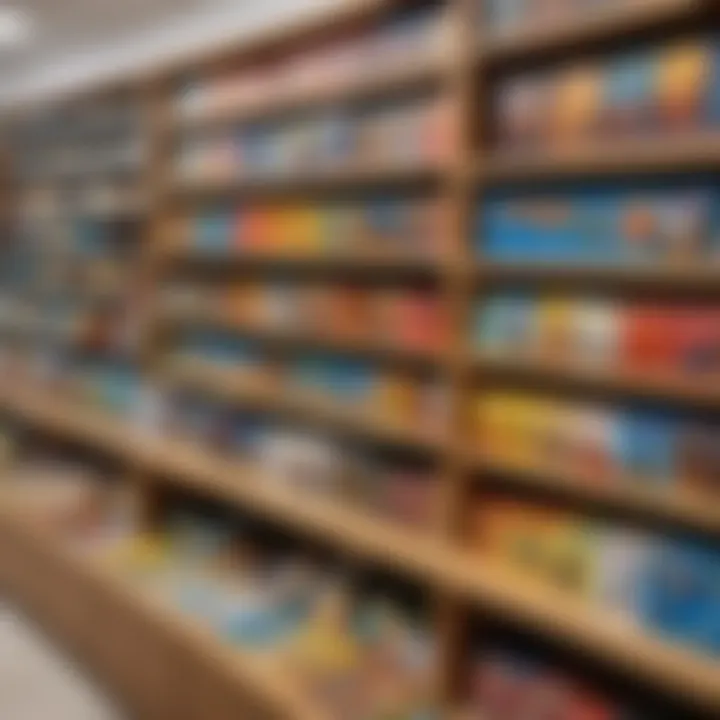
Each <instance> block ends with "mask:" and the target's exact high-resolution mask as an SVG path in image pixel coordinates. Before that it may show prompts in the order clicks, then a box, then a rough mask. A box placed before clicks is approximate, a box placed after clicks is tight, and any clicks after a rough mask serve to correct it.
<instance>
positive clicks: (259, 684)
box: [0, 503, 329, 720]
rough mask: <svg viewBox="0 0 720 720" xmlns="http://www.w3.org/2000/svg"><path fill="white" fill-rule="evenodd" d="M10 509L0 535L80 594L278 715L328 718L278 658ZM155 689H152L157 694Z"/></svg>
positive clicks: (0, 521)
mask: <svg viewBox="0 0 720 720" xmlns="http://www.w3.org/2000/svg"><path fill="white" fill-rule="evenodd" d="M11 508H12V505H10V506H8V505H6V504H5V503H3V508H2V510H0V528H1V531H2V533H3V534H7V533H10V534H11V535H12V536H13V537H14V538H17V539H18V540H19V544H20V545H21V547H22V546H27V545H30V546H32V548H33V549H34V552H35V553H39V554H40V555H42V556H44V560H45V562H46V563H50V564H52V566H53V567H54V568H56V569H57V571H58V572H59V573H60V574H61V576H62V577H63V578H64V579H65V580H66V581H67V583H69V584H78V583H81V584H82V586H83V592H85V593H88V592H89V593H92V594H95V593H98V592H99V593H103V594H104V595H106V596H109V597H111V598H112V600H113V601H114V603H115V604H117V605H121V606H123V607H124V608H126V609H127V611H129V612H130V613H131V614H133V615H136V616H138V617H143V618H145V619H146V620H147V621H149V623H150V624H151V626H152V627H153V628H154V629H156V630H157V631H160V632H162V633H163V634H164V635H165V636H168V637H170V638H172V639H173V640H174V641H175V642H176V643H177V644H178V645H180V646H182V647H183V648H184V649H186V650H187V651H189V652H191V653H193V654H194V655H195V656H196V657H197V658H202V660H203V662H205V663H208V664H210V665H211V666H214V667H215V668H217V672H218V673H219V674H222V675H223V676H225V677H228V678H231V679H232V680H234V682H236V683H237V685H238V686H239V687H242V688H245V689H246V691H247V693H248V694H249V695H250V696H251V697H252V698H254V699H255V701H258V700H259V701H260V702H262V703H263V706H264V707H265V708H267V709H271V711H272V712H273V713H277V716H278V717H281V718H287V720H329V718H326V715H325V713H323V712H322V711H321V709H320V708H319V707H317V706H315V705H313V704H312V703H311V702H310V701H309V699H308V698H307V697H305V696H304V694H303V692H302V690H301V689H300V687H298V685H297V684H296V683H293V682H292V680H291V679H290V678H289V674H288V672H286V671H284V670H283V668H281V667H280V666H279V664H278V663H277V662H275V661H273V660H272V659H271V658H268V657H266V656H263V657H258V656H257V655H255V654H252V653H248V652H244V651H242V650H241V649H238V648H236V647H232V646H229V645H226V644H225V643H223V642H222V641H221V640H220V639H219V638H217V637H216V636H215V635H214V634H213V633H212V631H210V630H209V629H206V628H205V627H204V626H202V625H200V624H199V623H197V622H194V621H193V620H191V619H187V618H186V617H185V616H184V615H183V614H181V613H180V612H178V611H177V610H174V609H173V608H172V607H170V606H169V605H167V604H165V603H163V602H162V601H161V600H160V599H159V598H156V597H153V596H152V595H150V594H149V593H147V592H143V591H142V590H140V589H138V588H136V587H135V586H133V585H131V584H130V583H129V582H128V581H126V580H124V579H123V578H122V577H121V576H120V575H118V574H117V573H116V572H114V571H112V570H111V569H110V568H109V567H104V566H103V565H101V564H100V563H98V562H95V561H92V560H90V559H88V558H87V557H83V556H81V555H78V554H77V553H74V552H72V551H71V550H69V549H67V548H65V547H64V546H63V544H62V543H58V542H57V540H56V538H54V537H53V536H52V535H51V534H50V533H46V532H43V531H42V530H40V529H38V528H36V527H34V526H32V525H30V524H28V523H26V522H23V521H22V513H21V512H17V511H12V510H11ZM107 620H109V621H111V620H112V618H107ZM154 631H155V630H154ZM142 660H143V658H142V657H137V658H136V661H137V662H138V663H141V662H142ZM158 690H159V688H155V691H156V692H157V691H158Z"/></svg>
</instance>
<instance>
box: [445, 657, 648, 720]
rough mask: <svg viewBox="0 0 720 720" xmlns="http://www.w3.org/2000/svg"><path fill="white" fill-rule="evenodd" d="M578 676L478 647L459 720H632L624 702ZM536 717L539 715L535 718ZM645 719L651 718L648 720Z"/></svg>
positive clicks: (533, 660)
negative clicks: (539, 718)
mask: <svg viewBox="0 0 720 720" xmlns="http://www.w3.org/2000/svg"><path fill="white" fill-rule="evenodd" d="M578 675H579V674H578V673H576V672H573V671H571V670H569V669H566V668H565V667H562V666H558V665H557V664H556V663H552V662H549V661H546V660H545V659H544V658H542V657H539V656H538V654H537V653H532V652H530V653H528V652H524V651H521V650H518V649H516V648H514V647H513V646H512V645H509V646H507V645H501V646H499V647H497V646H493V645H491V646H490V647H487V646H483V645H482V644H481V645H480V648H479V649H478V651H477V653H476V654H475V657H474V658H473V660H472V663H471V672H470V682H469V688H470V692H469V698H468V703H467V709H466V710H465V711H464V712H463V714H462V715H460V716H459V717H458V720H524V719H525V718H534V717H539V716H542V717H551V718H558V719H559V720H560V719H562V720H631V718H638V720H639V718H641V717H645V716H643V715H634V714H632V715H631V714H630V710H629V708H628V707H626V706H625V704H624V703H622V704H621V703H620V702H618V701H616V700H615V698H614V697H612V696H610V695H608V694H607V693H605V692H601V691H599V690H597V689H595V688H594V687H593V686H592V684H588V683H587V682H585V679H584V678H582V677H578ZM538 713H541V715H538ZM647 717H650V716H649V715H648V716H647Z"/></svg>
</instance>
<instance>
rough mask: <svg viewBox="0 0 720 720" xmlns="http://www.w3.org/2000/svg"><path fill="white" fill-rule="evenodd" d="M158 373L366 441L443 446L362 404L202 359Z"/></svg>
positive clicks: (437, 449)
mask: <svg viewBox="0 0 720 720" xmlns="http://www.w3.org/2000/svg"><path fill="white" fill-rule="evenodd" d="M163 377H164V378H165V379H166V380H167V381H169V382H170V383H171V384H174V385H176V386H181V387H188V388H192V389H195V390H199V391H201V392H206V393H209V394H211V395H215V396H217V397H218V398H220V399H225V400H230V401H231V402H235V403H240V404H242V405H245V406H250V407H254V408H257V409H261V410H267V411H269V412H274V413H281V414H282V415H283V416H297V417H302V418H304V419H306V420H311V421H313V422H316V423H319V424H322V425H328V426H330V427H332V428H333V429H335V430H340V431H342V432H345V433H350V434H352V435H358V436H361V437H365V438H368V439H370V440H373V441H376V442H380V443H383V444H385V443H387V444H393V445H399V446H402V447H407V448H412V449H416V450H419V451H422V452H424V453H432V454H439V453H442V452H445V451H446V449H447V448H446V444H445V443H444V442H443V440H442V439H441V438H440V437H438V436H437V435H434V434H432V433H430V432H422V431H419V430H417V429H415V428H413V427H410V426H405V425H402V424H399V423H393V422H391V421H389V420H388V419H387V418H383V417H382V416H381V415H379V414H377V413H372V412H370V411H368V410H367V409H365V408H362V407H359V406H358V407H353V406H351V405H347V404H344V403H341V402H338V401H336V400H333V399H331V398H326V397H323V396H319V395H318V393H314V392H304V391H302V390H300V389H293V388H288V387H283V386H282V385H280V384H277V383H272V382H265V383H258V381H257V379H256V378H248V379H247V380H246V379H242V378H240V377H238V376H237V375H236V374H234V373H233V372H228V371H224V370H222V369H218V368H217V367H216V366H214V364H213V363H210V362H204V361H195V360H193V361H192V362H182V363H181V364H175V365H174V366H173V367H168V368H167V369H166V371H165V372H164V374H163Z"/></svg>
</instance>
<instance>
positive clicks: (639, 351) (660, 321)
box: [473, 293, 720, 377]
mask: <svg viewBox="0 0 720 720" xmlns="http://www.w3.org/2000/svg"><path fill="white" fill-rule="evenodd" d="M473 337H474V340H475V346H476V347H477V349H478V350H479V351H480V353H482V354H486V355H491V356H500V357H503V356H505V357H510V358H512V359H513V360H517V359H521V360H528V361H532V360H538V361H549V362H556V361H561V362H568V361H569V362H571V363H576V364H577V365H578V367H592V368H600V369H611V370H619V371H629V372H638V373H642V376H643V377H649V376H651V375H652V374H653V373H657V374H658V375H660V376H663V375H688V376H696V377H720V309H718V308H715V307H708V306H703V305H687V304H668V303H667V302H666V303H664V304H648V303H647V302H622V301H615V300H608V299H598V298H588V297H582V296H581V297H569V296H562V295H561V296H558V295H539V296H538V295H531V294H520V293H516V294H508V295H494V296H490V297H489V298H488V299H487V300H485V301H483V302H481V303H480V304H479V306H478V310H477V313H476V317H475V325H474V329H473Z"/></svg>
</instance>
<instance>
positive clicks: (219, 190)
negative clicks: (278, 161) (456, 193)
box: [166, 161, 445, 199]
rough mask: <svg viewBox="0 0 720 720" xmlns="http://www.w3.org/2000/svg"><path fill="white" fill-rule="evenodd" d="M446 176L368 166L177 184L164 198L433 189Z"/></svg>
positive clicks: (417, 168) (427, 168)
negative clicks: (167, 196) (404, 188)
mask: <svg viewBox="0 0 720 720" xmlns="http://www.w3.org/2000/svg"><path fill="white" fill-rule="evenodd" d="M444 175H445V171H444V168H443V167H442V165H441V164H440V163H430V162H421V161H418V162H417V163H413V164H411V163H408V164H405V165H402V164H391V165H387V166H383V165H377V164H374V165H368V166H367V167H358V168H354V169H353V168H348V169H345V170H327V171H321V170H313V171H311V172H289V173H278V174H276V175H268V176H267V177H264V178H262V177H258V178H255V179H252V178H245V179H243V178H238V179H236V180H234V179H229V180H211V179H207V180H202V181H194V180H186V181H185V180H180V179H178V180H176V181H175V183H174V184H173V185H172V186H171V187H170V188H168V190H167V191H166V194H169V195H171V196H174V197H178V198H181V199H193V198H200V199H201V198H204V197H216V196H231V197H235V196H239V197H244V196H265V195H316V194H338V193H348V192H353V191H358V190H367V189H383V188H395V187H409V188H417V187H423V186H427V185H435V184H437V183H438V182H440V181H441V180H442V179H443V177H444Z"/></svg>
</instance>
